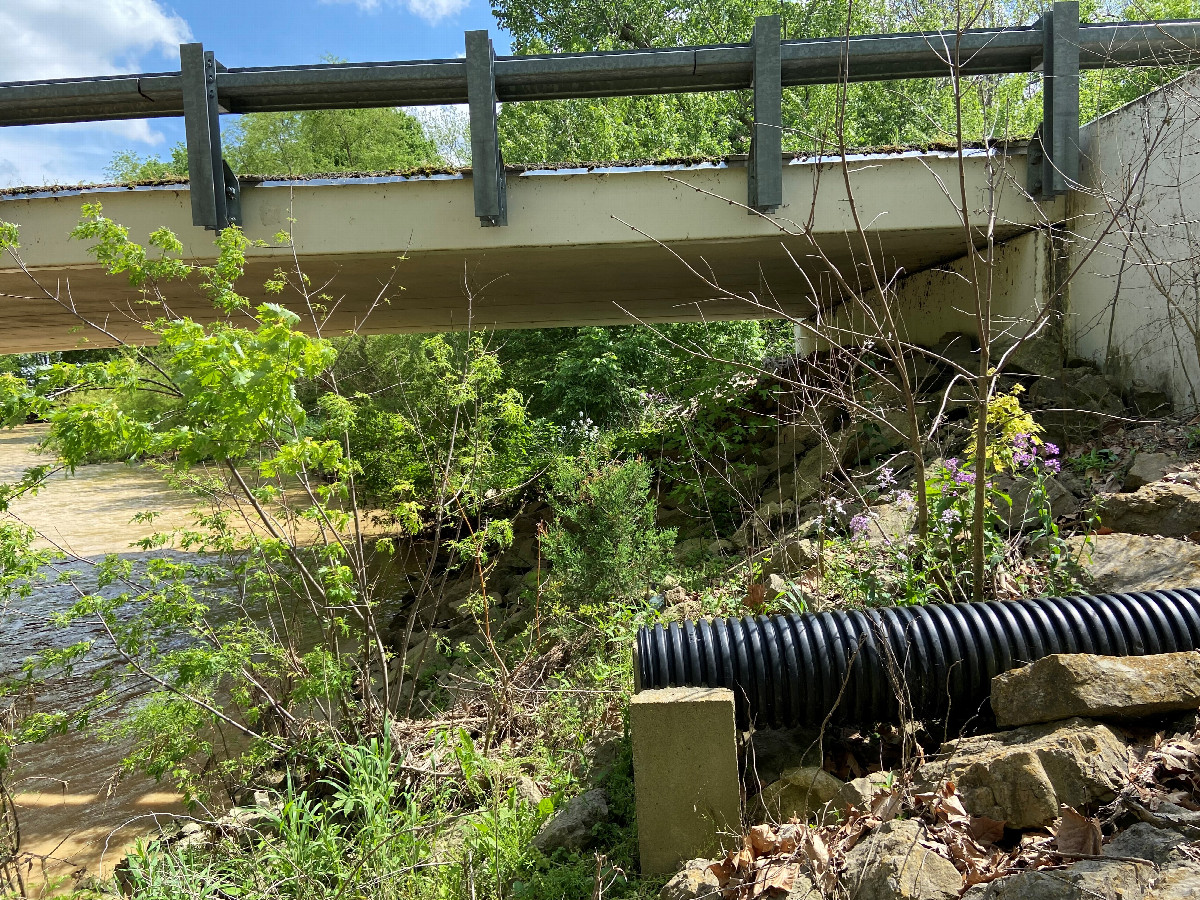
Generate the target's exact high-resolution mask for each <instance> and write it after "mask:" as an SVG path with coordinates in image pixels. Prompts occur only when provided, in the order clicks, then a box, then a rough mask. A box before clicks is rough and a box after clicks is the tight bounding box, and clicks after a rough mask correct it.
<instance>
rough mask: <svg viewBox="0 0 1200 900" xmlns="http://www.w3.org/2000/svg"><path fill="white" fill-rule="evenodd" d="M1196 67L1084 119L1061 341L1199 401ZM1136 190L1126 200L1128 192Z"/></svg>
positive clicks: (1134, 380)
mask: <svg viewBox="0 0 1200 900" xmlns="http://www.w3.org/2000/svg"><path fill="white" fill-rule="evenodd" d="M1198 85H1200V78H1198V77H1197V76H1196V75H1195V74H1194V73H1193V74H1189V75H1185V76H1183V77H1182V78H1179V79H1178V80H1176V81H1173V82H1171V83H1170V84H1168V85H1166V86H1164V87H1162V88H1160V89H1159V90H1157V91H1153V92H1151V93H1149V94H1147V95H1145V96H1144V97H1141V98H1139V99H1138V100H1135V101H1134V102H1132V103H1130V104H1128V105H1126V106H1123V107H1121V108H1120V109H1117V110H1114V111H1113V112H1111V113H1109V114H1108V115H1105V116H1102V117H1101V118H1099V119H1097V120H1096V121H1094V122H1090V123H1088V124H1087V125H1085V126H1084V127H1083V128H1082V129H1081V131H1080V136H1079V137H1080V161H1081V165H1082V174H1081V181H1082V182H1083V184H1084V186H1085V188H1084V189H1083V190H1080V191H1072V192H1071V196H1070V199H1069V210H1070V216H1069V221H1070V223H1071V225H1070V228H1071V235H1072V236H1071V241H1070V249H1069V251H1068V256H1069V258H1068V259H1067V260H1065V261H1064V262H1065V265H1064V266H1063V271H1065V272H1072V277H1071V281H1070V284H1069V286H1068V288H1067V290H1066V292H1065V294H1064V299H1065V304H1064V306H1065V307H1066V313H1067V316H1066V324H1067V332H1068V341H1069V347H1070V350H1071V351H1072V353H1073V354H1076V355H1078V356H1082V357H1086V358H1089V359H1092V360H1094V361H1095V362H1096V363H1098V364H1100V365H1102V366H1104V368H1105V374H1106V375H1108V376H1109V377H1111V378H1113V379H1114V380H1116V381H1118V382H1120V383H1122V384H1123V385H1125V386H1126V387H1130V388H1133V389H1138V388H1141V389H1143V390H1144V389H1151V390H1161V391H1164V392H1165V393H1167V394H1169V395H1170V396H1171V397H1172V399H1173V401H1174V403H1175V408H1176V412H1185V411H1190V410H1195V409H1196V407H1197V399H1198V398H1197V387H1198V386H1200V354H1198V353H1197V347H1196V341H1195V338H1194V336H1193V334H1192V332H1191V330H1190V329H1192V328H1194V327H1195V324H1196V322H1197V319H1196V306H1195V298H1194V294H1193V293H1192V290H1193V288H1192V285H1193V284H1194V283H1195V277H1196V274H1197V271H1198V269H1200V267H1198V266H1197V261H1196V254H1195V247H1194V242H1195V232H1194V229H1193V227H1192V223H1194V222H1195V221H1196V220H1197V218H1200V192H1197V191H1196V190H1195V189H1194V185H1195V183H1196V178H1197V175H1198V174H1200V158H1197V156H1196V154H1194V153H1193V152H1191V151H1192V148H1194V147H1195V146H1196V145H1197V142H1200V91H1198V90H1197V86H1198ZM1129 198H1132V199H1133V201H1134V202H1132V203H1131V202H1127V201H1128V199H1129Z"/></svg>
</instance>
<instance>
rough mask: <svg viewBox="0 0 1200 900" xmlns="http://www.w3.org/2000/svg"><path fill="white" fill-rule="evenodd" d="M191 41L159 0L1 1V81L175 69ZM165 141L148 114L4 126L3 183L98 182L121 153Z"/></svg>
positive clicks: (0, 141)
mask: <svg viewBox="0 0 1200 900" xmlns="http://www.w3.org/2000/svg"><path fill="white" fill-rule="evenodd" d="M190 39H191V30H190V29H189V28H188V26H187V23H186V22H185V21H183V19H181V18H179V17H178V16H176V15H174V14H173V13H170V12H168V11H166V10H165V9H163V7H162V6H160V5H159V3H158V0H8V2H5V0H0V81H40V80H42V79H50V78H73V77H79V76H88V75H113V74H119V73H123V72H142V71H155V70H157V71H173V70H176V69H178V68H179V44H181V43H184V42H186V41H188V40H190ZM164 142H165V138H164V136H163V134H162V132H161V131H160V130H159V129H158V128H156V127H154V126H153V123H151V122H150V121H148V120H145V119H131V120H128V121H117V122H82V123H78V124H71V125H25V126H19V127H9V128H0V186H5V187H10V186H15V185H27V184H28V185H42V184H74V183H76V182H80V181H99V180H101V179H102V177H103V174H104V168H105V166H107V165H108V163H109V162H110V161H111V159H112V156H113V154H114V153H115V152H117V151H120V150H126V149H129V148H130V146H131V145H142V146H143V147H147V148H148V147H160V146H162V145H163V143H164Z"/></svg>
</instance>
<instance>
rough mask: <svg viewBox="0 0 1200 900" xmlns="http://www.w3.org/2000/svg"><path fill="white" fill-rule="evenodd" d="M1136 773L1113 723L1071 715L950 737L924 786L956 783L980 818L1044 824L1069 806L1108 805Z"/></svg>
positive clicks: (924, 774) (921, 780)
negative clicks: (1110, 725)
mask: <svg viewBox="0 0 1200 900" xmlns="http://www.w3.org/2000/svg"><path fill="white" fill-rule="evenodd" d="M1128 771H1129V761H1128V758H1127V754H1126V748H1125V744H1124V742H1122V741H1121V739H1120V738H1118V737H1117V736H1116V735H1115V734H1114V733H1113V732H1112V731H1111V730H1110V729H1109V728H1107V727H1106V726H1104V725H1100V724H1098V723H1096V722H1091V721H1088V720H1087V719H1067V720H1066V721H1064V722H1055V723H1053V724H1050V725H1031V726H1027V727H1024V728H1017V729H1014V730H1012V731H1004V732H1000V733H999V734H989V735H983V736H980V737H969V738H961V739H960V740H957V741H950V742H949V743H947V744H944V745H943V746H942V748H941V750H940V751H939V753H938V755H937V757H936V758H935V759H934V760H933V761H931V762H929V763H926V764H925V765H924V766H922V767H921V768H920V770H919V771H918V773H917V784H918V786H920V787H921V788H922V789H926V790H932V789H934V788H936V787H937V786H938V785H940V784H942V783H944V782H945V781H946V780H950V781H953V782H954V783H955V785H956V786H957V788H958V792H959V794H960V795H961V796H962V799H963V804H964V805H965V806H966V808H967V810H968V811H969V812H970V813H972V814H973V815H976V816H987V817H988V818H990V819H999V820H1001V821H1004V822H1007V823H1008V825H1009V827H1010V828H1042V827H1045V826H1048V825H1050V824H1051V823H1052V822H1054V821H1055V820H1056V819H1057V818H1058V814H1059V812H1058V811H1059V807H1061V806H1062V804H1064V803H1066V804H1068V805H1069V806H1073V807H1075V808H1076V809H1080V808H1083V807H1085V806H1088V805H1089V804H1093V803H1096V802H1108V801H1109V800H1111V799H1112V798H1113V797H1114V796H1115V793H1116V791H1117V790H1118V789H1119V788H1120V787H1121V786H1122V785H1123V784H1124V783H1125V775H1126V773H1127V772H1128Z"/></svg>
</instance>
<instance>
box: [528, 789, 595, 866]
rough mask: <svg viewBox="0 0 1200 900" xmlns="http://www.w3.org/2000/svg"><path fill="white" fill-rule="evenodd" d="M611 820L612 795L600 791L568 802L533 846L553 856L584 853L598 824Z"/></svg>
mask: <svg viewBox="0 0 1200 900" xmlns="http://www.w3.org/2000/svg"><path fill="white" fill-rule="evenodd" d="M607 821H608V795H606V794H605V793H604V791H602V790H600V789H599V788H597V789H595V790H591V791H588V792H587V793H585V794H580V795H579V796H578V797H573V798H571V799H570V800H568V801H567V803H566V805H565V806H563V808H562V809H560V810H559V811H558V812H557V813H555V814H554V815H553V816H552V817H551V818H550V819H549V820H548V821H547V822H546V824H545V825H543V826H542V827H541V830H540V831H538V833H537V834H536V835H534V837H533V846H534V847H536V848H537V849H538V850H540V851H541V852H542V853H545V854H546V855H547V856H549V855H550V854H551V853H553V852H554V851H555V850H558V849H560V848H561V849H563V850H582V849H583V848H585V847H587V846H589V845H590V844H591V843H592V838H593V832H594V830H595V828H596V826H597V825H601V824H603V823H604V822H607Z"/></svg>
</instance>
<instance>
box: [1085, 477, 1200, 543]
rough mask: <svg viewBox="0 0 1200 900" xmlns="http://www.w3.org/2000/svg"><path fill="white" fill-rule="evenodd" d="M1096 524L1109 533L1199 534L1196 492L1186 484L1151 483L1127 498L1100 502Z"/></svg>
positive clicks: (1199, 494) (1199, 502)
mask: <svg viewBox="0 0 1200 900" xmlns="http://www.w3.org/2000/svg"><path fill="white" fill-rule="evenodd" d="M1102 504H1103V505H1102V508H1101V511H1100V521H1101V522H1102V523H1103V524H1104V525H1106V526H1108V527H1109V528H1111V529H1112V530H1113V531H1125V532H1130V533H1133V534H1161V535H1163V536H1164V537H1187V536H1188V535H1190V534H1192V533H1194V532H1196V531H1200V491H1198V490H1196V489H1195V488H1194V487H1192V486H1191V485H1190V484H1182V483H1179V482H1171V481H1155V482H1153V483H1151V484H1147V485H1145V486H1143V487H1140V488H1138V489H1137V490H1136V491H1134V492H1133V493H1131V494H1108V495H1106V496H1104V497H1103V498H1102Z"/></svg>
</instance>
